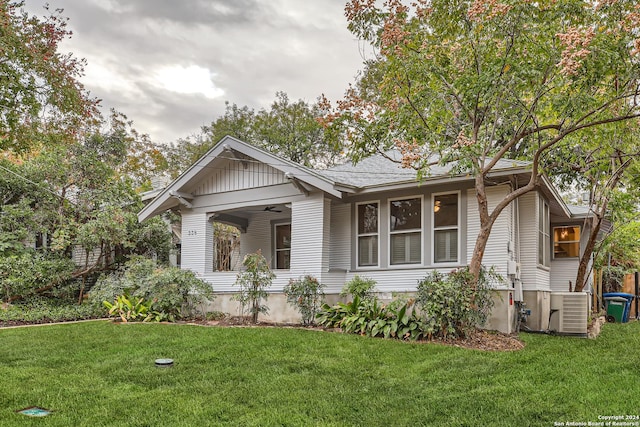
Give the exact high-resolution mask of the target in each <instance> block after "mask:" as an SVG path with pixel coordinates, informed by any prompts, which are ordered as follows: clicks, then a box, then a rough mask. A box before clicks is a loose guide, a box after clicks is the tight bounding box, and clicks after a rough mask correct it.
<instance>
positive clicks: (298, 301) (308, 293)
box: [284, 275, 324, 325]
mask: <svg viewBox="0 0 640 427" xmlns="http://www.w3.org/2000/svg"><path fill="white" fill-rule="evenodd" d="M323 289H324V285H323V284H321V283H320V282H319V281H318V279H316V278H315V277H313V276H310V275H306V276H304V277H303V278H301V279H297V280H294V279H291V280H289V284H287V285H286V286H285V287H284V294H285V296H286V297H287V302H288V303H289V304H290V305H292V306H293V307H295V308H296V309H297V310H298V311H299V312H300V314H301V315H302V323H303V324H304V325H312V324H313V323H315V318H316V314H317V313H318V312H319V311H320V308H321V306H322V300H323V299H324V292H323V291H322V290H323Z"/></svg>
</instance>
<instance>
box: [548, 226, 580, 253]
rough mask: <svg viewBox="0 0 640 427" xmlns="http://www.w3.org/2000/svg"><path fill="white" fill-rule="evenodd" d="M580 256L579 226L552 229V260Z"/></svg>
mask: <svg viewBox="0 0 640 427" xmlns="http://www.w3.org/2000/svg"><path fill="white" fill-rule="evenodd" d="M579 256H580V226H579V225H572V226H567V227H553V258H577V257H579Z"/></svg>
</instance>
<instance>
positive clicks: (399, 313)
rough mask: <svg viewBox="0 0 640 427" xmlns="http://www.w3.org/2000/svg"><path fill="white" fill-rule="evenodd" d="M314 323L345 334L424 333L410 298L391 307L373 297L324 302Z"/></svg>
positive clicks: (406, 335) (414, 336) (413, 335)
mask: <svg viewBox="0 0 640 427" xmlns="http://www.w3.org/2000/svg"><path fill="white" fill-rule="evenodd" d="M318 323H319V324H320V325H323V326H324V327H327V328H341V329H342V330H343V331H344V332H347V333H356V334H360V335H366V336H370V337H384V338H396V339H407V340H417V339H420V338H423V337H424V336H425V335H426V332H427V330H426V325H425V324H424V323H423V321H422V320H421V319H420V317H419V316H417V315H416V311H415V307H414V302H413V301H412V300H410V301H407V302H405V303H403V304H400V305H397V308H394V306H385V305H382V304H380V302H379V301H378V299H377V298H370V299H361V298H360V297H358V296H354V298H353V301H350V302H348V303H342V302H339V303H338V304H336V305H334V306H329V305H327V304H324V305H323V307H322V311H321V312H320V313H319V314H318Z"/></svg>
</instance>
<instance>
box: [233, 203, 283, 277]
mask: <svg viewBox="0 0 640 427" xmlns="http://www.w3.org/2000/svg"><path fill="white" fill-rule="evenodd" d="M276 218H277V217H275V216H272V214H270V213H260V214H257V215H254V216H253V217H252V218H251V220H250V221H249V226H248V227H247V232H246V233H242V234H241V235H240V262H241V263H242V260H243V259H244V256H245V255H247V254H251V253H254V252H257V251H261V252H262V256H264V257H265V258H266V259H267V261H269V265H273V263H272V258H273V245H274V240H273V237H272V223H271V221H272V220H274V219H276Z"/></svg>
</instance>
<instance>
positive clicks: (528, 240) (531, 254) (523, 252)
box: [518, 191, 551, 291]
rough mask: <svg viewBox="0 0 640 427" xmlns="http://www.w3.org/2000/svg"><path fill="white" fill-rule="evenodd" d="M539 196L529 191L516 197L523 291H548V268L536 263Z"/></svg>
mask: <svg viewBox="0 0 640 427" xmlns="http://www.w3.org/2000/svg"><path fill="white" fill-rule="evenodd" d="M540 203H541V201H540V197H539V195H538V193H537V192H533V191H532V192H530V193H527V194H525V195H524V196H522V197H520V198H519V199H518V210H519V214H520V229H519V234H520V246H519V253H520V272H521V273H520V277H521V279H522V289H523V290H525V291H536V290H537V291H550V290H551V288H550V268H549V267H544V266H541V265H539V264H538V223H539V222H538V221H539V218H538V216H539V214H540Z"/></svg>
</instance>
